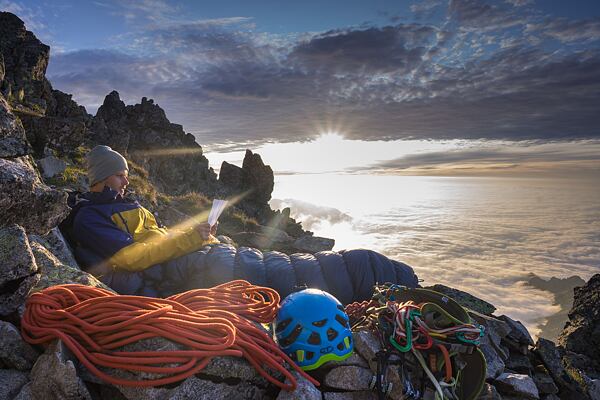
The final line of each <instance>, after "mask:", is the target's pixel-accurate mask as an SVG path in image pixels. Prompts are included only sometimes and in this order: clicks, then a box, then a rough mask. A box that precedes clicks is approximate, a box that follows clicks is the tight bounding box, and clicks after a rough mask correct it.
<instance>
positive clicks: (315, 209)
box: [270, 199, 352, 230]
mask: <svg viewBox="0 0 600 400" xmlns="http://www.w3.org/2000/svg"><path fill="white" fill-rule="evenodd" d="M270 205H271V207H272V208H273V209H275V210H277V209H283V208H285V207H290V208H291V211H292V213H291V216H292V218H294V219H296V220H298V221H301V222H302V227H303V228H304V229H307V230H311V229H315V228H318V227H319V225H321V224H322V223H323V222H327V223H329V224H330V225H335V224H340V223H344V222H346V223H350V222H352V217H351V216H350V215H348V214H346V213H344V212H342V211H340V210H338V209H337V208H332V207H323V206H318V205H315V204H311V203H308V202H306V201H301V200H296V199H283V200H280V199H272V200H271V201H270Z"/></svg>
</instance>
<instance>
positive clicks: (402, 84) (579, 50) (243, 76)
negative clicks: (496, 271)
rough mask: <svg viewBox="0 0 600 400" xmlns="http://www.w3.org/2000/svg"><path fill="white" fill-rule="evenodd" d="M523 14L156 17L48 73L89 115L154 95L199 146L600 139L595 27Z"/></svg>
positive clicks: (463, 1) (454, 7)
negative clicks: (321, 137)
mask: <svg viewBox="0 0 600 400" xmlns="http://www.w3.org/2000/svg"><path fill="white" fill-rule="evenodd" d="M437 3H438V2H436V1H430V2H428V3H427V7H429V6H430V5H431V7H432V9H433V8H435V9H437V8H440V7H442V6H444V5H443V4H442V5H441V6H440V5H438V4H437ZM524 5H525V2H518V1H516V2H515V1H513V2H493V3H491V2H484V1H473V0H453V1H451V2H450V3H449V5H447V6H444V7H447V10H446V13H445V14H444V15H445V16H444V18H445V20H444V21H443V23H441V24H440V23H438V24H437V25H436V24H434V23H431V22H430V23H424V22H423V23H401V24H396V25H393V26H384V27H374V26H372V27H351V28H345V29H338V30H332V31H328V32H324V33H319V34H297V35H293V36H281V35H269V34H265V33H260V32H256V31H255V29H253V28H252V26H251V24H252V20H251V19H249V18H247V17H233V18H226V19H220V20H205V21H195V22H184V23H174V22H172V21H159V22H156V23H153V24H152V25H149V26H146V27H145V28H144V30H143V31H142V33H140V32H138V33H135V34H128V35H127V36H126V37H121V38H120V40H121V41H122V43H123V45H122V46H121V47H120V51H115V50H90V51H79V52H74V53H68V54H59V55H57V56H53V57H52V59H51V63H50V67H49V78H50V80H51V81H52V83H53V84H54V85H55V87H57V88H58V89H61V90H63V91H67V92H71V93H73V94H74V95H75V99H76V100H78V101H79V102H80V103H82V104H83V105H85V106H87V107H88V109H89V110H90V111H91V112H95V108H96V107H97V106H98V105H99V104H101V102H102V100H103V98H104V96H105V95H106V94H107V93H109V92H110V91H111V90H113V89H116V90H118V91H119V92H120V94H121V96H122V98H123V99H124V100H125V101H127V102H134V101H139V99H140V98H141V97H143V96H147V97H153V98H154V99H155V100H156V102H157V103H159V104H160V105H161V106H162V107H163V108H165V110H166V111H167V115H168V117H169V118H170V119H171V120H172V121H173V122H177V123H182V124H183V125H184V126H185V128H186V130H187V131H190V132H192V133H194V134H196V136H197V137H198V140H199V141H200V142H201V143H203V142H204V143H206V142H208V143H210V142H218V143H226V142H228V141H241V142H247V141H256V142H257V143H258V142H260V141H269V140H271V141H273V140H275V141H296V140H302V139H306V138H308V137H311V136H315V135H318V134H319V131H323V130H327V129H326V128H327V127H328V126H331V125H332V124H334V125H336V126H338V127H339V129H340V131H341V133H342V134H344V135H345V136H347V137H350V138H356V139H367V140H369V139H399V138H429V139H452V138H488V139H509V140H524V139H551V140H554V139H574V138H591V137H600V131H599V128H598V127H599V126H600V115H599V114H598V111H597V110H598V107H599V104H600V51H599V49H598V46H597V45H596V44H597V43H596V42H593V38H595V37H596V34H597V29H598V26H597V25H598V21H597V20H587V21H571V20H560V19H556V18H555V19H550V18H548V17H543V18H542V17H540V16H539V15H536V14H535V13H533V12H532V11H531V7H530V6H527V7H525V6H524ZM415 7H417V6H416V5H415ZM441 10H443V9H441ZM578 24H580V25H578ZM557 40H559V41H561V42H564V43H565V44H564V45H563V46H562V47H561V48H560V49H559V50H558V51H556V50H555V49H554V48H553V47H552V46H549V45H548V44H549V42H547V41H552V42H553V43H556V41H557ZM590 43H592V44H590ZM593 43H596V44H593ZM550 44H551V43H550ZM586 44H587V45H586ZM554 47H556V46H554ZM131 54H135V56H132V55H131Z"/></svg>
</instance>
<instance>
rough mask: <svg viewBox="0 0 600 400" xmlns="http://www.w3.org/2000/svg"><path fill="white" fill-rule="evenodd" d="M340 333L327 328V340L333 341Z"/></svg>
mask: <svg viewBox="0 0 600 400" xmlns="http://www.w3.org/2000/svg"><path fill="white" fill-rule="evenodd" d="M337 335H338V333H337V331H336V330H334V329H331V328H329V329H327V340H329V341H332V340H333V339H335V338H336V337H337Z"/></svg>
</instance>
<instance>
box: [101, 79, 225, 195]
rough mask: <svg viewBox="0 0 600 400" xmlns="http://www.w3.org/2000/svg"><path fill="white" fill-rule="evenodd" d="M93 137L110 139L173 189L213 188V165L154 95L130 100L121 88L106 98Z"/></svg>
mask: <svg viewBox="0 0 600 400" xmlns="http://www.w3.org/2000/svg"><path fill="white" fill-rule="evenodd" d="M91 129H92V131H93V133H92V137H91V139H92V141H93V142H94V143H98V144H106V145H109V146H111V147H113V148H114V149H116V150H118V151H120V152H121V153H123V154H124V155H126V156H129V157H130V158H131V160H132V161H134V162H135V163H137V164H139V165H140V166H141V167H143V168H144V169H145V170H146V171H148V174H149V178H150V180H151V181H152V183H154V184H155V185H156V186H157V187H158V188H159V189H160V190H161V191H163V192H165V193H168V194H180V193H188V192H197V191H200V192H204V193H212V192H213V191H214V185H215V183H216V174H215V173H214V172H213V170H212V169H211V168H209V167H208V160H207V158H206V157H204V155H203V154H202V147H200V145H198V144H197V143H196V141H195V138H194V136H193V135H192V134H190V133H185V132H184V131H183V127H182V126H181V125H177V124H173V123H171V122H170V121H169V120H168V119H167V117H166V114H165V112H164V110H163V109H162V108H160V107H159V106H158V105H157V104H154V101H153V100H151V99H150V100H149V99H146V98H145V97H144V98H143V99H142V102H141V104H136V105H133V106H126V105H125V103H123V101H122V100H121V99H120V97H119V93H117V92H116V91H113V92H111V93H110V94H109V95H108V96H106V98H105V99H104V103H103V104H102V106H100V108H99V109H98V112H97V114H96V116H95V117H94V119H93V121H92V125H91Z"/></svg>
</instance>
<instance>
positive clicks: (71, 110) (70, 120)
mask: <svg viewBox="0 0 600 400" xmlns="http://www.w3.org/2000/svg"><path fill="white" fill-rule="evenodd" d="M20 118H21V120H22V121H23V126H24V127H25V130H26V132H27V139H28V140H29V143H31V145H32V147H33V149H34V151H35V154H36V156H38V157H42V156H47V155H48V153H52V152H54V153H56V154H58V155H61V156H71V155H72V154H73V153H74V152H75V151H77V149H78V148H79V146H81V145H82V144H84V143H86V142H87V141H88V140H89V136H90V131H89V125H90V123H91V119H92V117H91V115H89V114H88V113H87V112H86V111H85V108H84V107H83V106H80V105H78V104H77V103H76V102H75V101H73V99H72V96H71V95H70V94H66V93H63V92H61V91H60V90H52V92H51V96H50V98H49V99H48V106H47V108H46V112H45V114H44V115H43V116H37V115H28V114H24V115H21V116H20Z"/></svg>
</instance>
